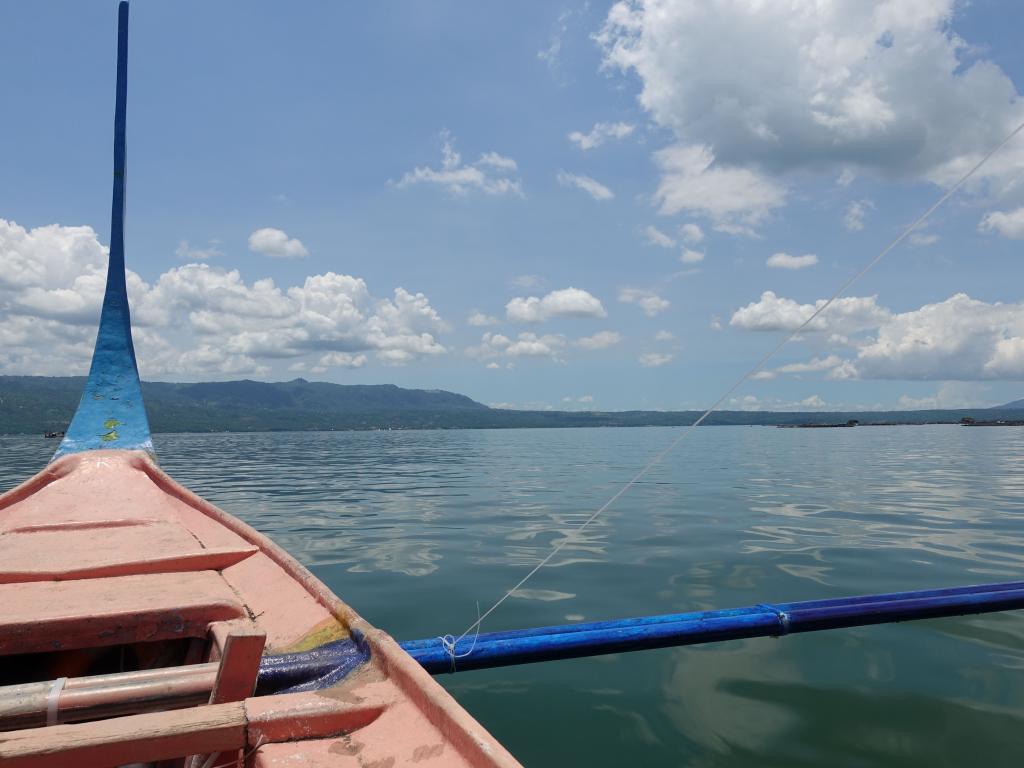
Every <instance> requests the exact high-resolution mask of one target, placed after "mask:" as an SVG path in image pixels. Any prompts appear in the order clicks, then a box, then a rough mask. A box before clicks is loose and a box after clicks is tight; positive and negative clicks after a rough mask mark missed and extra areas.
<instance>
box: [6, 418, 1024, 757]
mask: <svg viewBox="0 0 1024 768" xmlns="http://www.w3.org/2000/svg"><path fill="white" fill-rule="evenodd" d="M675 434H676V433H675V431H674V430H672V429H662V428H650V429H566V430H495V431H457V432H454V431H453V432H366V433H352V432H347V433H341V432H339V433H290V434H281V433H277V434H251V435H158V436H157V438H156V444H157V450H158V452H159V457H160V462H161V464H162V465H163V467H164V468H165V469H166V470H168V471H169V472H170V474H171V475H173V476H174V477H175V478H176V479H178V480H179V481H181V482H182V483H184V484H185V485H187V486H189V487H190V488H192V489H193V490H195V491H196V492H198V493H199V494H201V495H203V496H205V497H206V498H208V499H209V500H210V501H212V502H214V503H215V504H217V505H219V506H221V507H223V508H224V509H226V510H227V511H229V512H231V513H233V514H235V515H237V516H238V517H241V518H242V519H244V520H246V521H247V522H249V523H250V524H252V525H253V526H255V527H256V528H258V529H259V530H261V531H263V532H264V533H267V534H269V535H270V536H271V537H273V538H274V539H275V540H276V541H278V542H279V543H280V544H282V545H283V546H284V547H285V548H286V549H288V550H289V551H291V552H292V554H294V555H295V556H296V557H298V559H300V560H301V561H302V562H304V563H305V564H306V565H308V566H309V567H310V568H311V569H312V570H313V572H314V573H315V574H316V575H317V576H319V577H320V578H321V579H323V580H324V581H325V582H326V583H327V584H328V585H330V586H331V587H332V588H333V589H334V590H335V591H336V592H337V593H338V594H339V595H341V596H342V597H343V598H344V599H345V600H346V601H347V602H349V603H351V604H352V605H353V606H355V607H356V609H357V610H359V611H360V612H361V613H362V614H363V615H364V616H365V617H366V618H367V619H369V620H370V621H371V622H373V623H374V624H376V625H378V626H380V627H382V628H384V629H386V630H387V631H389V632H390V633H391V634H393V635H394V636H395V637H396V638H399V639H411V638H420V637H429V636H433V635H439V634H443V633H449V632H451V633H456V634H458V633H460V632H461V631H462V630H463V629H465V627H466V626H467V625H468V624H470V623H471V622H472V621H473V620H474V619H475V618H476V603H477V602H478V601H479V602H480V604H481V606H482V608H486V607H487V606H489V605H490V604H491V603H493V601H494V600H495V599H497V598H498V597H499V596H500V595H501V594H502V593H503V592H504V590H505V589H507V588H508V587H509V586H511V585H512V584H514V583H515V582H516V581H517V580H518V579H519V578H520V577H521V576H522V575H523V573H524V572H525V571H526V570H528V569H529V568H530V567H532V566H533V565H534V564H535V563H536V562H537V561H538V560H539V559H540V558H542V557H543V556H544V555H545V554H547V552H548V551H549V548H550V547H551V546H552V544H553V543H554V542H556V541H558V540H559V539H561V538H562V537H564V536H565V535H566V533H567V532H568V531H570V530H571V529H572V528H573V527H574V526H576V525H578V524H579V523H580V522H582V520H583V519H585V518H586V517H587V516H588V515H589V514H590V513H591V512H592V511H593V510H594V509H595V508H596V507H597V506H599V505H600V504H602V503H603V502H604V501H605V500H606V499H607V498H608V497H609V496H610V495H611V494H612V493H614V492H615V490H616V489H617V488H618V487H619V486H620V484H621V483H623V482H624V481H626V480H628V478H629V477H630V476H631V475H632V474H633V473H634V472H635V471H636V469H637V468H638V467H639V466H641V465H642V464H643V463H645V461H646V460H647V459H648V457H650V456H651V455H652V454H653V453H655V452H656V451H658V450H659V449H660V448H662V447H664V446H665V445H666V444H667V443H668V442H669V441H670V440H671V439H672V438H673V437H674V435H675ZM55 447H56V445H55V442H54V441H44V440H42V439H38V438H28V437H0V488H4V489H6V488H8V487H10V486H11V485H13V484H15V483H16V482H18V481H20V480H23V479H24V478H26V477H28V476H29V475H30V474H32V473H33V472H35V471H36V470H38V469H39V468H40V467H41V466H42V465H43V464H44V463H45V462H46V460H47V459H48V457H49V454H50V453H51V452H52V451H53V449H54V448H55ZM1011 579H1024V430H1022V429H1015V428H998V429H997V428H993V429H964V428H960V427H945V426H936V427H891V428H890V427H861V428H857V429H841V430H782V429H771V428H761V427H708V428H703V429H700V430H698V431H697V432H696V433H695V434H694V435H693V436H692V439H690V440H688V441H687V443H684V445H683V446H682V447H681V448H680V449H679V450H678V451H677V452H675V453H674V454H672V455H671V456H670V457H669V459H668V461H667V462H666V463H665V465H664V466H661V467H659V468H657V469H656V470H654V471H653V472H652V473H651V474H650V475H649V476H648V477H647V478H646V479H645V481H644V482H642V483H641V484H639V485H638V486H637V487H635V488H634V489H633V490H632V491H630V493H628V494H627V495H626V496H624V497H623V498H622V499H621V500H620V502H619V503H618V504H616V506H615V507H613V508H612V509H611V510H609V511H608V512H607V513H606V515H605V516H604V517H603V518H601V519H599V520H598V522H597V523H595V524H594V525H592V526H591V528H589V529H588V531H587V534H586V536H585V539H584V540H582V541H580V542H577V543H574V544H572V545H570V546H567V547H566V548H565V549H563V550H562V552H561V553H560V555H559V557H558V559H557V560H556V561H555V562H553V563H552V567H549V568H546V569H545V570H543V571H541V572H540V573H539V574H538V575H537V576H536V577H535V578H534V580H533V581H532V582H531V583H530V584H529V586H528V588H527V589H525V590H524V591H523V593H522V594H520V595H518V596H517V598H516V599H513V600H509V601H507V602H506V603H505V605H504V606H503V607H502V608H501V609H499V611H498V612H497V613H496V614H495V615H494V616H492V617H491V619H490V620H489V621H488V622H487V624H486V625H485V630H498V629H506V628H515V627H526V626H532V625H539V624H554V623H565V622H571V621H581V620H598V619H606V618H616V617H623V616H631V615H642V614H652V613H669V612H680V611H690V610H698V609H710V608H716V607H729V606H738V605H748V604H751V603H758V602H762V601H776V600H777V601H788V600H805V599H813V598H823V597H833V596H841V595H850V594H859V593H866V592H875V591H893V590H903V589H918V588H928V587H940V586H952V585H958V584H968V583H979V582H985V581H1003V580H1011ZM439 679H440V680H441V682H442V683H443V684H444V685H445V686H447V687H448V689H449V690H450V691H451V692H452V693H453V694H454V695H455V696H456V698H458V699H459V701H461V702H462V703H463V704H464V705H465V706H466V707H467V708H468V709H469V711H470V712H472V713H473V714H474V715H475V716H476V717H477V718H478V719H479V720H480V721H481V722H482V723H483V724H484V725H485V726H486V727H487V728H488V729H490V730H491V732H492V733H494V735H495V736H497V737H498V738H499V739H500V740H501V741H502V742H504V743H505V744H506V745H507V746H508V748H509V749H510V750H511V751H512V753H513V754H515V755H516V756H517V757H519V758H520V760H522V761H523V762H524V763H525V764H526V765H529V766H564V765H588V766H633V765H642V766H715V767H722V768H724V767H726V766H728V767H730V768H731V767H733V766H786V768H792V767H793V766H875V765H884V766H928V768H934V766H964V765H971V766H981V765H984V766H1018V765H1021V764H1024V613H1016V614H996V615H990V616H980V617H972V618H963V619H949V620H935V621H926V622H916V623H908V624H901V625H891V626H880V627H866V628H861V629H850V630H840V631H833V632H822V633H816V634H811V635H797V636H792V637H787V638H784V639H778V640H776V639H754V640H745V641H733V642H728V643H721V644H716V645H709V646H705V647H694V648H687V649H670V650H662V651H646V652H642V653H634V654H623V655H618V656H611V657H604V658H598V659H584V660H577V661H565V662H553V663H547V664H538V665H533V666H525V667H513V668H506V669H499V670H493V671H481V672H466V673H461V674H459V675H455V676H443V677H441V678H439Z"/></svg>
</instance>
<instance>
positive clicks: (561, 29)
mask: <svg viewBox="0 0 1024 768" xmlns="http://www.w3.org/2000/svg"><path fill="white" fill-rule="evenodd" d="M572 15H573V11H572V10H569V9H566V10H564V11H562V12H561V13H560V14H558V19H557V20H556V22H555V29H554V31H553V32H552V33H551V38H550V39H549V41H548V47H547V48H542V49H541V50H539V51H537V58H538V59H540V60H541V61H543V62H544V63H545V64H547V66H548V69H549V70H550V71H551V75H552V76H553V77H554V78H555V79H556V81H558V82H559V83H560V84H564V83H563V82H562V62H561V54H562V38H563V37H565V34H566V32H568V31H569V20H570V19H571V18H572Z"/></svg>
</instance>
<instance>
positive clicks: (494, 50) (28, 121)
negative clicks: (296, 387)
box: [0, 0, 1024, 410]
mask: <svg viewBox="0 0 1024 768" xmlns="http://www.w3.org/2000/svg"><path fill="white" fill-rule="evenodd" d="M766 5H767V6H768V7H765V6H766ZM3 15H4V19H5V27H6V29H7V31H8V34H7V35H6V36H5V38H6V41H5V45H4V46H3V48H0V70H2V71H3V72H4V73H5V78H4V103H5V109H4V119H3V120H2V121H0V138H2V145H3V146H4V147H5V151H4V152H2V153H0V260H2V261H3V267H4V268H3V277H0V373H42V374H62V373H80V372H83V371H84V370H85V369H86V367H87V363H88V358H89V354H90V352H91V346H92V341H93V338H94V334H95V320H96V316H97V314H98V306H99V300H100V293H101V286H102V275H103V258H104V253H103V247H104V246H105V244H106V242H107V237H108V235H109V215H110V214H109V205H110V201H109V197H110V190H109V186H110V166H111V141H112V137H111V123H112V116H113V85H114V57H115V48H114V42H115V25H116V4H115V3H113V2H109V3H108V2H89V3H80V2H74V3H72V2H66V3H52V2H40V3H32V4H28V3H18V4H16V3H8V4H5V7H4V9H3ZM1014 16H1018V17H1019V16H1020V9H1019V8H1017V7H1016V4H1015V3H1011V2H995V1H994V0H976V1H975V2H972V3H969V4H968V3H954V2H951V1H947V0H929V1H925V0H901V1H900V2H895V1H893V2H876V3H870V2H861V1H860V0H847V1H846V2H835V3H832V4H821V3H799V2H794V3H788V4H763V3H752V2H745V1H742V0H712V1H710V2H696V0H678V2H648V3H615V4H612V3H596V2H591V3H589V4H583V3H567V4H551V3H516V4H499V3H466V2H463V3H455V2H435V3H429V4H426V3H392V4H366V5H362V6H355V5H353V4H339V3H328V2H309V3H302V4H288V5H284V4H278V3H240V2H239V3H232V2H217V3H188V2H179V3H156V2H144V1H139V2H135V3H133V5H132V10H131V28H130V36H129V47H130V65H129V113H128V136H129V181H128V225H127V255H128V263H129V266H130V268H131V269H132V270H133V272H134V274H133V275H132V276H131V277H130V283H131V288H130V290H131V293H132V298H133V311H134V318H135V323H136V339H137V346H138V349H139V357H140V368H141V372H142V375H143V377H144V378H147V379H161V380H182V381H195V380H212V379H232V378H243V377H244V378H258V379H266V380H283V379H290V378H294V377H296V376H303V377H306V378H309V379H320V380H328V381H336V382H341V383H377V382H393V383H396V384H399V385H402V386H409V387H423V388H443V389H449V390H454V391H458V392H463V393H465V394H468V395H470V396H471V397H473V398H475V399H477V400H480V401H482V402H485V403H489V404H511V405H515V406H517V407H537V408H543V407H554V408H572V409H579V408H585V409H601V410H603V409H621V408H697V407H701V406H705V405H708V404H710V403H711V402H712V401H713V400H715V399H716V398H717V396H718V395H719V394H720V393H721V392H722V391H724V390H725V389H726V387H727V386H729V385H730V384H731V383H732V381H734V380H735V379H736V378H737V377H738V376H739V375H740V374H741V373H742V372H743V371H744V370H745V369H746V368H749V366H750V365H751V364H752V363H753V361H754V360H756V359H757V358H758V357H759V356H760V355H761V354H762V353H763V352H764V351H765V350H767V349H768V348H769V347H770V346H771V345H772V344H773V343H775V341H776V339H777V338H778V336H779V334H781V333H785V331H786V329H790V328H792V327H794V325H795V324H799V322H800V321H801V320H802V319H804V318H805V317H806V316H807V315H808V314H809V313H810V312H811V311H812V308H813V305H814V303H815V302H816V301H818V300H821V299H823V298H824V297H827V296H829V295H830V294H831V293H832V292H833V291H834V290H835V288H837V287H838V286H839V284H840V283H842V281H843V280H844V279H845V278H846V277H848V276H849V275H850V274H852V273H853V272H855V271H856V270H857V269H858V268H859V266H860V265H862V264H863V263H865V262H866V261H868V260H869V259H870V258H872V257H873V256H874V255H875V254H876V253H877V252H878V251H879V250H881V249H882V248H883V247H884V246H885V245H886V244H887V243H888V242H889V241H891V240H892V239H893V238H894V237H895V236H896V235H897V234H899V232H900V230H901V228H902V227H905V226H906V225H907V224H909V223H910V222H911V221H912V220H913V219H914V218H915V217H916V216H917V215H918V214H919V213H921V212H922V211H923V210H924V209H926V208H927V207H928V206H929V205H930V204H931V203H932V202H933V201H934V200H935V199H937V198H938V197H939V196H940V195H941V194H942V192H943V191H944V190H945V189H946V188H948V187H949V186H950V185H951V184H952V183H953V182H954V181H955V180H956V178H957V177H958V176H959V175H960V174H961V173H962V172H963V171H965V170H966V169H967V167H969V165H970V164H971V163H972V162H974V161H975V160H976V159H978V158H979V157H980V156H981V155H982V154H984V152H985V151H987V150H988V149H990V148H991V147H992V146H994V145H995V144H997V143H998V142H999V141H1000V140H1001V139H1002V138H1003V136H1005V135H1006V134H1007V133H1009V132H1010V130H1012V128H1013V127H1015V126H1016V125H1017V124H1018V123H1020V122H1021V121H1024V102H1022V101H1021V99H1020V97H1019V95H1018V92H1019V90H1020V88H1021V87H1022V85H1021V84H1022V83H1024V50H1022V49H1021V47H1020V45H1019V41H1018V40H1015V39H1014V37H1013V35H1012V30H1013V29H1014V25H1013V24H1011V23H1010V21H1011V20H1012V18H1013V17H1014ZM1022 182H1024V137H1019V138H1018V139H1017V140H1016V141H1015V142H1014V143H1013V144H1011V145H1009V146H1008V147H1007V148H1006V149H1005V150H1004V151H1003V152H1001V153H1000V154H999V155H997V156H996V157H995V158H993V160H992V161H991V163H990V164H989V165H988V166H986V168H985V169H984V170H983V171H982V173H981V174H979V176H978V177H977V178H976V179H975V180H973V181H972V182H971V183H970V184H969V185H968V187H967V188H966V189H965V190H964V191H963V192H962V193H960V194H958V195H957V197H956V198H954V199H953V200H952V201H951V202H950V203H949V204H948V205H947V206H946V207H945V208H943V209H942V210H941V211H940V212H939V213H938V214H936V216H935V217H934V218H933V219H932V220H931V222H930V223H929V224H928V226H927V227H926V228H925V229H924V230H922V231H920V232H919V233H917V236H916V237H914V238H913V240H914V242H912V243H906V244H904V245H902V246H900V247H899V248H897V249H896V250H895V251H894V252H893V253H892V254H890V255H889V256H888V257H887V259H886V260H885V261H883V262H882V263H881V264H880V265H879V266H878V267H877V268H876V269H875V270H874V271H872V272H871V273H870V274H869V275H868V276H867V277H865V278H864V279H863V280H862V281H860V282H859V283H858V284H856V285H855V286H854V288H853V289H852V290H851V291H850V292H849V294H848V296H849V297H850V298H848V299H847V300H845V301H844V302H841V303H840V304H839V305H837V306H836V307H835V310H837V311H836V312H834V313H833V312H832V310H830V311H829V312H828V313H826V315H824V316H823V320H822V323H821V324H819V325H816V328H815V330H814V331H812V332H808V333H806V334H804V335H803V337H802V338H801V339H799V340H797V341H795V342H793V343H791V344H789V345H788V346H787V347H786V348H785V349H784V351H783V352H782V353H781V354H780V356H779V357H778V359H776V360H774V361H773V362H772V363H771V364H770V365H769V366H768V370H767V371H766V372H765V373H763V374H762V375H761V376H760V377H759V378H758V379H757V380H755V381H751V382H748V383H747V384H746V385H744V387H743V388H742V389H741V390H740V391H739V392H738V393H737V394H736V396H735V398H734V400H733V401H732V402H731V403H729V407H739V408H807V409H821V408H842V409H846V408H866V407H933V406H944V407H959V406H974V405H986V404H997V403H1000V402H1005V401H1007V400H1011V399H1016V398H1019V397H1022V396H1024V384H1022V380H1024V304H1022V302H1024V296H1022V292H1024V291H1022V288H1021V285H1022V281H1021V277H1024V265H1022V261H1021V259H1022V254H1021V245H1022V239H1024V183H1022Z"/></svg>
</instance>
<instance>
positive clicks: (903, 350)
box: [854, 293, 1024, 381]
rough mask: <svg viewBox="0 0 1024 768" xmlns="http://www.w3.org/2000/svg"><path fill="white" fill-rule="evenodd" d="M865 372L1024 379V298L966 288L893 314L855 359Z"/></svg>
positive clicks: (861, 373) (887, 376)
mask: <svg viewBox="0 0 1024 768" xmlns="http://www.w3.org/2000/svg"><path fill="white" fill-rule="evenodd" d="M854 365H855V367H856V372H857V374H858V375H859V376H860V377H861V378H873V379H937V380H952V379H955V380H961V381H965V380H975V379H1012V380H1018V381H1019V380H1022V379H1024V304H1003V303H1000V302H995V303H991V304H990V303H987V302H984V301H978V300H977V299H972V298H971V297H969V296H967V295H966V294H963V293H958V294H956V295H955V296H951V297H950V298H948V299H946V300H945V301H941V302H937V303H935V304H926V305H925V306H923V307H921V308H920V309H916V310H913V311H910V312H903V313H900V314H894V315H892V316H891V318H890V319H889V320H888V321H887V322H885V323H883V324H882V325H881V327H880V328H879V329H878V333H877V336H876V337H875V338H874V339H871V340H869V341H868V342H867V343H866V344H864V345H863V346H862V347H860V349H859V350H858V352H857V357H856V360H855V361H854Z"/></svg>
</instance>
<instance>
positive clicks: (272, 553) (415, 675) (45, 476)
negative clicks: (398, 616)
mask: <svg viewBox="0 0 1024 768" xmlns="http://www.w3.org/2000/svg"><path fill="white" fill-rule="evenodd" d="M110 455H116V456H119V457H124V456H127V458H128V461H127V462H125V463H124V464H122V466H123V467H126V468H130V469H134V470H137V471H141V472H143V473H144V474H145V475H146V476H147V477H148V478H149V479H150V480H151V481H152V482H153V483H154V485H156V486H157V488H159V489H160V490H161V491H162V492H163V493H165V494H167V495H168V496H170V497H172V498H175V499H177V500H179V501H180V502H182V503H183V504H186V505H187V506H189V507H190V508H192V509H195V510H196V511H198V512H200V513H201V514H203V515H205V516H206V517H208V518H210V519H212V520H213V521H215V522H217V523H218V524H220V525H221V526H223V527H224V528H226V529H227V530H229V531H231V532H232V533H234V534H236V535H238V536H240V537H241V538H242V539H244V540H245V541H247V542H248V543H250V544H252V545H254V546H256V547H257V548H258V549H259V550H260V552H262V553H263V554H265V555H266V556H267V557H268V558H269V559H270V560H271V561H272V562H273V563H274V564H276V565H277V566H278V567H280V568H281V569H282V570H283V571H284V572H285V573H286V574H287V575H288V576H289V577H290V578H292V579H293V580H294V581H296V582H298V583H299V584H300V585H301V586H302V588H303V589H304V590H305V591H306V592H307V594H309V595H310V596H311V597H312V598H313V599H314V600H316V602H317V603H318V604H319V605H321V606H322V607H323V608H324V609H326V610H327V611H328V613H330V615H331V616H332V617H333V618H334V619H336V620H337V621H339V622H340V623H342V624H343V625H344V626H345V627H346V628H347V629H348V630H349V631H350V632H351V633H353V634H356V633H358V634H359V635H361V640H362V642H365V643H366V644H367V645H368V646H369V648H370V652H371V663H373V662H374V660H375V661H376V662H377V663H378V664H380V667H381V670H382V671H383V673H384V674H385V675H386V676H387V678H388V679H389V680H391V681H392V682H393V683H394V684H395V686H396V687H397V688H398V690H399V691H400V692H401V694H402V695H403V696H405V697H406V699H407V700H409V701H410V702H412V703H413V705H414V707H415V708H416V709H417V710H419V711H420V713H421V714H422V715H423V716H424V717H425V718H426V719H427V721H428V722H430V723H431V724H432V725H433V726H434V727H436V728H437V729H438V730H439V731H440V732H441V734H442V735H443V736H444V738H445V739H446V741H447V742H448V743H449V744H450V745H451V746H452V747H453V748H454V749H455V751H456V752H457V753H458V754H460V755H461V756H462V757H463V758H464V759H466V760H467V761H469V762H470V764H472V765H478V766H498V767H499V768H512V767H513V766H519V765H520V763H519V762H518V761H517V760H516V759H515V758H514V757H513V756H512V754H511V753H510V752H508V750H507V749H506V748H505V747H504V746H503V745H502V744H501V743H500V742H499V741H498V740H497V739H496V738H495V737H494V736H492V735H491V734H490V733H489V732H488V731H487V729H485V728H484V727H483V726H482V725H481V724H480V723H479V722H478V721H477V720H476V719H475V718H474V717H473V716H472V715H471V714H469V712H467V711H466V710H465V709H464V708H463V707H462V706H461V705H460V704H459V703H458V702H457V701H456V700H455V698H454V697H453V696H452V695H451V693H449V692H448V691H447V690H445V688H444V687H443V686H442V685H440V683H438V682H437V681H436V680H435V679H434V678H433V677H432V676H431V675H430V673H429V672H427V671H426V670H425V669H424V668H423V667H422V666H421V665H420V664H419V663H418V662H417V661H416V660H415V659H413V657H412V656H410V655H409V654H408V653H407V652H406V651H405V650H404V649H403V648H402V647H401V646H400V645H399V644H398V642H397V641H396V640H395V639H394V638H393V637H392V636H391V635H389V634H388V633H387V632H385V631H384V630H382V629H379V628H377V627H375V626H373V625H372V624H370V623H369V622H368V621H366V619H364V618H363V617H362V616H360V615H359V613H357V612H356V611H355V609H353V608H352V607H351V606H350V605H348V603H346V602H344V601H343V600H341V598H339V597H338V596H337V595H336V594H334V592H333V591H332V590H331V589H330V588H329V587H328V586H327V585H326V584H324V583H323V582H322V581H321V580H320V579H318V578H317V577H316V576H315V575H313V573H312V572H311V571H310V570H309V569H308V568H306V567H305V566H304V565H302V563H300V562H299V561H298V560H296V559H295V558H294V557H293V556H292V555H290V554H289V553H288V552H287V551H286V550H285V549H284V548H282V547H281V546H280V545H278V544H277V543H275V542H274V541H273V540H272V539H271V538H270V537H269V536H267V535H266V534H263V533H260V532H259V531H258V530H256V529H255V528H253V527H252V526H250V525H249V524H248V523H246V522H244V521H243V520H241V519H239V518H237V517H235V516H234V515H232V514H230V513H228V512H226V511H224V510H222V509H220V508H219V507H218V506H216V505H215V504H213V503H212V502H210V501H207V500H206V499H204V498H203V497H202V496H199V495H198V494H197V493H195V492H193V491H191V490H189V489H188V488H186V487H185V486H183V485H182V484H181V483H179V482H177V481H176V480H175V479H174V478H172V477H171V476H170V475H169V474H167V473H166V472H164V471H163V470H162V469H161V468H160V467H159V466H158V465H157V464H156V462H155V461H154V459H153V457H152V456H151V455H150V454H149V453H147V452H146V451H143V450H126V449H107V450H93V451H88V452H85V453H71V454H67V455H64V456H60V457H58V458H56V459H55V460H54V461H52V462H51V463H50V464H48V465H46V466H45V467H44V468H43V469H41V470H40V471H39V472H38V473H36V474H35V475H33V476H32V477H30V478H28V479H27V480H25V481H24V482H22V483H20V484H19V485H17V486H15V487H14V488H12V489H10V490H8V491H7V492H5V493H3V494H0V519H2V517H3V512H4V510H5V509H8V508H9V507H11V506H12V505H14V504H17V503H18V502H20V501H24V500H25V499H27V498H29V497H30V496H32V495H34V494H35V493H37V492H39V491H40V490H42V489H43V488H45V487H46V486H48V485H50V484H51V483H53V482H56V481H57V480H60V479H62V478H64V477H67V476H69V475H71V474H72V473H73V472H75V470H76V469H77V468H78V465H79V464H81V463H82V462H86V461H95V460H97V459H102V458H103V457H104V456H110ZM0 535H2V534H0ZM324 690H325V691H327V690H329V689H324ZM275 695H281V694H271V695H268V696H261V697H258V698H260V699H261V700H264V701H266V700H270V699H273V697H274V696H275ZM325 695H330V694H329V693H328V694H325Z"/></svg>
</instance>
